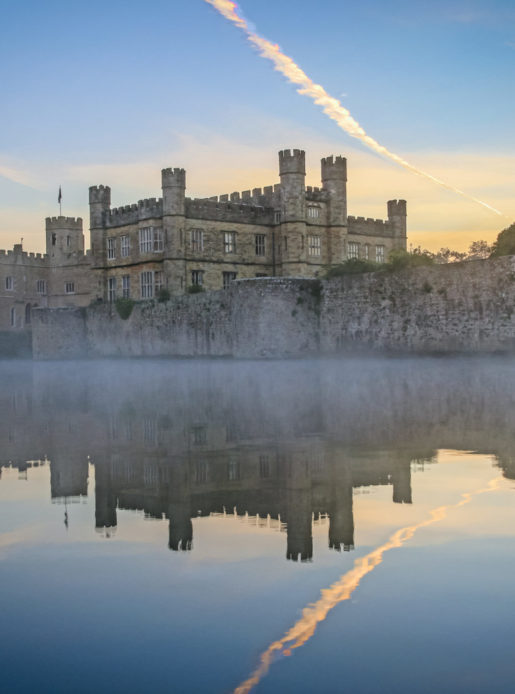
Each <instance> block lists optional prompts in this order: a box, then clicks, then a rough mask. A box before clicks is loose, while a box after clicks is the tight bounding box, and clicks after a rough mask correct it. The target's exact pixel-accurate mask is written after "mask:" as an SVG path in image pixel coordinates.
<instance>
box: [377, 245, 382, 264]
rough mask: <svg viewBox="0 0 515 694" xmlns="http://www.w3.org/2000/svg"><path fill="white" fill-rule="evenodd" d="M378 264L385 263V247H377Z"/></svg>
mask: <svg viewBox="0 0 515 694" xmlns="http://www.w3.org/2000/svg"><path fill="white" fill-rule="evenodd" d="M376 263H384V246H376Z"/></svg>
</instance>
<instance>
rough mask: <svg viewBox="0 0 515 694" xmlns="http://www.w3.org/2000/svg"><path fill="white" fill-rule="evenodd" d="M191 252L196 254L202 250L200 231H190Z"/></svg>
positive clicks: (201, 233) (202, 241) (202, 242)
mask: <svg viewBox="0 0 515 694" xmlns="http://www.w3.org/2000/svg"><path fill="white" fill-rule="evenodd" d="M191 250H192V251H197V252H198V251H203V250H204V232H203V231H202V229H192V230H191Z"/></svg>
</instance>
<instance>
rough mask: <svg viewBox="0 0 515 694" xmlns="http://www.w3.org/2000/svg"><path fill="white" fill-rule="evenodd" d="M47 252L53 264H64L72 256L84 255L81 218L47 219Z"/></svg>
mask: <svg viewBox="0 0 515 694" xmlns="http://www.w3.org/2000/svg"><path fill="white" fill-rule="evenodd" d="M45 231H46V252H47V255H48V257H49V258H50V262H51V263H62V262H63V261H65V260H66V258H67V257H69V256H70V255H72V254H83V253H84V234H83V232H82V219H81V218H80V217H77V219H76V218H75V217H47V218H46V220H45Z"/></svg>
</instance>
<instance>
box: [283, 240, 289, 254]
mask: <svg viewBox="0 0 515 694" xmlns="http://www.w3.org/2000/svg"><path fill="white" fill-rule="evenodd" d="M283 248H284V251H285V253H286V252H287V251H288V237H287V236H284V237H283Z"/></svg>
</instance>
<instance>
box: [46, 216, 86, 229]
mask: <svg viewBox="0 0 515 694" xmlns="http://www.w3.org/2000/svg"><path fill="white" fill-rule="evenodd" d="M45 228H46V229H47V231H48V230H50V231H58V230H60V229H62V230H65V231H82V217H47V218H46V219H45Z"/></svg>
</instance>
